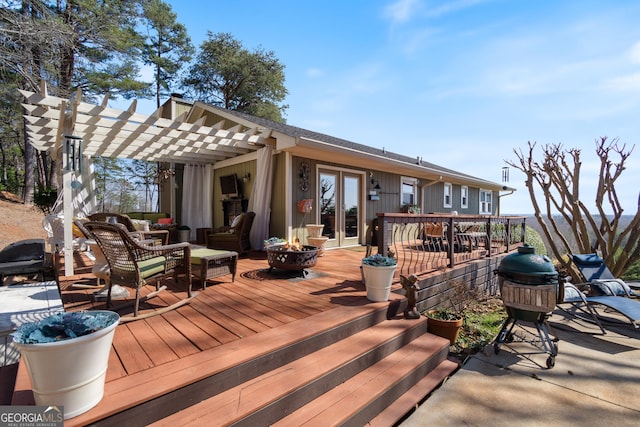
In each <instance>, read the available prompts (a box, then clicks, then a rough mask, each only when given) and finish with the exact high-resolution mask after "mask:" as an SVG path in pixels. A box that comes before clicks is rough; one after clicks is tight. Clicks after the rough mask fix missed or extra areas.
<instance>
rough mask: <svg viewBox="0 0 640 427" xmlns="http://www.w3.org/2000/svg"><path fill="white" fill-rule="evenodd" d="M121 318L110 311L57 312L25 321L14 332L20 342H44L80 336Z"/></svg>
mask: <svg viewBox="0 0 640 427" xmlns="http://www.w3.org/2000/svg"><path fill="white" fill-rule="evenodd" d="M118 320H119V316H118V315H117V313H114V312H109V311H96V312H91V311H77V312H71V313H56V314H54V315H52V316H49V317H47V318H45V319H42V320H40V321H37V322H29V323H23V324H22V325H20V326H19V327H18V329H17V330H16V331H15V332H14V333H13V339H14V340H15V341H16V342H17V343H20V344H42V343H50V342H57V341H63V340H68V339H71V338H78V337H81V336H84V335H89V334H91V333H93V332H96V331H99V330H100V329H104V328H107V327H109V326H111V325H112V324H113V323H114V322H117V321H118Z"/></svg>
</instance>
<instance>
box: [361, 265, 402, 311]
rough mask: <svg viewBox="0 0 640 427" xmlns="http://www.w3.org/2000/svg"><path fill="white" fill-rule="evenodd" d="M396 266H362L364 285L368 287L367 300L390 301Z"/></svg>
mask: <svg viewBox="0 0 640 427" xmlns="http://www.w3.org/2000/svg"><path fill="white" fill-rule="evenodd" d="M395 271H396V266H395V265H390V266H380V267H378V266H373V265H367V264H362V274H363V277H364V284H365V286H366V287H367V299H368V300H369V301H373V302H380V301H388V300H389V294H390V293H391V283H392V282H393V274H394V273H395Z"/></svg>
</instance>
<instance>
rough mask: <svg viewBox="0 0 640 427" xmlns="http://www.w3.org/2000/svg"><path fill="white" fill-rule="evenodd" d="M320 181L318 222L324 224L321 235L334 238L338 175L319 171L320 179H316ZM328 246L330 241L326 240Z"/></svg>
mask: <svg viewBox="0 0 640 427" xmlns="http://www.w3.org/2000/svg"><path fill="white" fill-rule="evenodd" d="M318 182H319V183H320V188H319V189H318V190H319V194H320V197H319V200H320V208H319V209H318V210H319V211H320V224H324V228H323V229H322V235H323V236H326V237H328V238H329V240H331V239H335V238H336V226H337V223H336V205H337V203H336V201H337V194H336V189H337V183H338V175H337V174H335V173H329V172H321V173H320V179H319V180H318ZM327 245H328V246H335V245H331V243H330V242H327Z"/></svg>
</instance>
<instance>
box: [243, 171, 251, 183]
mask: <svg viewBox="0 0 640 427" xmlns="http://www.w3.org/2000/svg"><path fill="white" fill-rule="evenodd" d="M249 179H251V174H250V173H248V172H247V173H245V174H244V176H243V177H242V182H245V183H247V182H249Z"/></svg>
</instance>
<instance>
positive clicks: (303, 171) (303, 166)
mask: <svg viewBox="0 0 640 427" xmlns="http://www.w3.org/2000/svg"><path fill="white" fill-rule="evenodd" d="M310 174H311V172H310V170H309V163H307V162H302V163H300V166H299V168H298V176H299V178H300V180H299V187H300V191H309V181H310Z"/></svg>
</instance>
